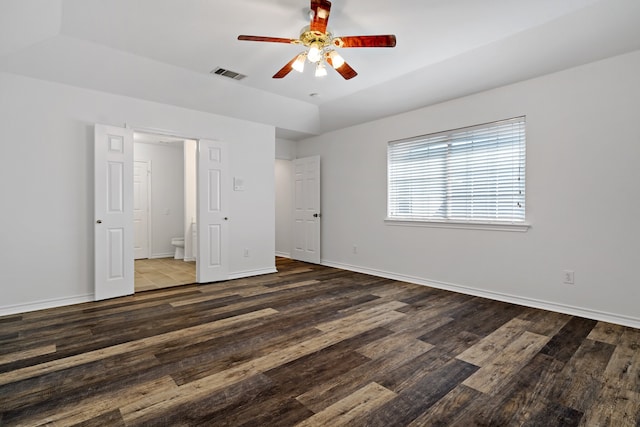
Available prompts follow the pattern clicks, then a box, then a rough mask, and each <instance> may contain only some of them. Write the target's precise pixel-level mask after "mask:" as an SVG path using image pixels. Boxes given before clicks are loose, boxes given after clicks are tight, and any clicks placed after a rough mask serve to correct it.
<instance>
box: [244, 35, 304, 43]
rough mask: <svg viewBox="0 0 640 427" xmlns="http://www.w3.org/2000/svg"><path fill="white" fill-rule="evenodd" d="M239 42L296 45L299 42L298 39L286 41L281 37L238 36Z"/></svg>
mask: <svg viewBox="0 0 640 427" xmlns="http://www.w3.org/2000/svg"><path fill="white" fill-rule="evenodd" d="M238 40H247V41H251V42H272V43H288V44H295V43H297V42H298V39H285V38H281V37H263V36H245V35H240V36H238Z"/></svg>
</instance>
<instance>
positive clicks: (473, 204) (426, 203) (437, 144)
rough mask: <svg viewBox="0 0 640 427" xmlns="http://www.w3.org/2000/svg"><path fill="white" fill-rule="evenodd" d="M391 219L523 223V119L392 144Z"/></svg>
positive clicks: (390, 165)
mask: <svg viewBox="0 0 640 427" xmlns="http://www.w3.org/2000/svg"><path fill="white" fill-rule="evenodd" d="M388 217H389V219H404V220H423V221H452V222H454V221H455V222H460V221H469V222H524V220H525V118H524V117H517V118H514V119H509V120H503V121H499V122H494V123H489V124H484V125H478V126H472V127H468V128H463V129H455V130H451V131H447V132H440V133H436V134H431V135H425V136H421V137H417V138H411V139H408V140H401V141H393V142H390V143H389V145H388Z"/></svg>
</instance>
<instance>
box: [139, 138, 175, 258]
mask: <svg viewBox="0 0 640 427" xmlns="http://www.w3.org/2000/svg"><path fill="white" fill-rule="evenodd" d="M182 147H183V146H182V143H172V144H162V143H161V144H153V143H151V144H149V143H144V142H135V143H134V144H133V157H134V160H142V161H145V160H146V161H150V162H151V186H150V193H151V197H150V199H151V205H150V216H149V217H150V222H151V236H150V244H151V246H150V248H149V249H150V255H149V257H150V258H164V257H170V256H173V254H174V252H175V248H174V247H173V246H172V245H171V239H172V238H174V237H181V236H184V223H185V215H184V195H185V193H184V161H183V159H184V156H183V148H182Z"/></svg>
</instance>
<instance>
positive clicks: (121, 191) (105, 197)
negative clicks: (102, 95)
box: [94, 124, 134, 300]
mask: <svg viewBox="0 0 640 427" xmlns="http://www.w3.org/2000/svg"><path fill="white" fill-rule="evenodd" d="M94 144H95V151H94V191H95V197H94V199H95V209H94V215H95V218H94V222H95V223H94V246H95V247H94V253H95V284H94V298H95V300H102V299H107V298H114V297H119V296H123V295H131V294H133V293H134V264H133V131H132V130H131V129H124V128H118V127H114V126H106V125H99V124H96V125H95V132H94Z"/></svg>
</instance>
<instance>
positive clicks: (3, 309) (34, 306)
mask: <svg viewBox="0 0 640 427" xmlns="http://www.w3.org/2000/svg"><path fill="white" fill-rule="evenodd" d="M93 300H94V297H93V294H86V295H78V296H74V297H66V298H53V299H48V300H42V301H36V302H29V303H25V304H15V305H6V306H0V316H9V315H12V314H20V313H26V312H29V311H37V310H45V309H47V308H56V307H62V306H65V305H73V304H81V303H84V302H91V301H93Z"/></svg>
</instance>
